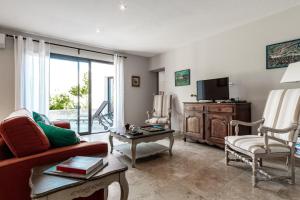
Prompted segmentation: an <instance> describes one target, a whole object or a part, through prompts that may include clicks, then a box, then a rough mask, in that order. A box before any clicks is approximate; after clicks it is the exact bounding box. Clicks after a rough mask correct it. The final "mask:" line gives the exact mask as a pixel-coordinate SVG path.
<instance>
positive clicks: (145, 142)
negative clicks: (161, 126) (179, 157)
mask: <svg viewBox="0 0 300 200" xmlns="http://www.w3.org/2000/svg"><path fill="white" fill-rule="evenodd" d="M140 131H141V132H143V134H142V135H138V136H133V135H131V134H128V133H124V134H120V133H116V132H112V131H111V132H110V134H109V142H110V146H111V151H110V153H112V152H113V150H114V149H115V150H117V151H118V152H120V153H121V154H124V155H126V156H127V157H129V158H130V159H131V164H132V167H135V161H136V159H139V158H144V157H149V156H152V155H156V154H158V153H162V152H164V151H169V154H170V156H172V147H173V144H174V136H173V133H174V130H171V129H165V130H162V131H155V132H149V131H145V130H140ZM113 138H115V139H117V140H119V141H121V142H124V143H125V144H121V145H117V146H114V144H113ZM166 138H168V139H169V141H170V143H169V147H166V146H164V145H161V144H158V143H156V141H158V140H162V139H166Z"/></svg>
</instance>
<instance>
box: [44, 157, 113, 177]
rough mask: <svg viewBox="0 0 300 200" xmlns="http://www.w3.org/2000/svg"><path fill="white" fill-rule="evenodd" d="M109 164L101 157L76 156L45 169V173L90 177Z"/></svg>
mask: <svg viewBox="0 0 300 200" xmlns="http://www.w3.org/2000/svg"><path fill="white" fill-rule="evenodd" d="M107 165H108V162H106V161H104V160H103V158H100V157H85V156H76V157H72V158H69V159H68V160H66V161H64V162H62V163H59V164H57V165H54V166H52V167H50V168H49V169H47V170H45V171H44V173H45V174H49V175H57V176H64V177H71V178H80V179H89V178H91V177H92V176H93V175H95V174H96V173H97V172H99V171H100V170H102V169H103V168H104V167H106V166H107Z"/></svg>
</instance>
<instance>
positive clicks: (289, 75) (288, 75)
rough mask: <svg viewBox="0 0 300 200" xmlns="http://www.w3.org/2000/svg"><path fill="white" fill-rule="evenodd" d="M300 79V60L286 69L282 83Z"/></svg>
mask: <svg viewBox="0 0 300 200" xmlns="http://www.w3.org/2000/svg"><path fill="white" fill-rule="evenodd" d="M299 81H300V62H296V63H292V64H290V65H289V67H288V68H287V69H286V71H285V73H284V75H283V77H282V79H281V81H280V83H292V82H299Z"/></svg>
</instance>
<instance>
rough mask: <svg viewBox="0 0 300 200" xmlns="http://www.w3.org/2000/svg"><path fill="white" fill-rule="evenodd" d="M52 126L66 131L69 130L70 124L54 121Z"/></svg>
mask: <svg viewBox="0 0 300 200" xmlns="http://www.w3.org/2000/svg"><path fill="white" fill-rule="evenodd" d="M52 123H53V125H54V126H57V127H60V128H66V129H70V128H71V125H70V122H65V121H55V122H52Z"/></svg>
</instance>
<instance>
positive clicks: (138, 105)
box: [124, 56, 157, 125]
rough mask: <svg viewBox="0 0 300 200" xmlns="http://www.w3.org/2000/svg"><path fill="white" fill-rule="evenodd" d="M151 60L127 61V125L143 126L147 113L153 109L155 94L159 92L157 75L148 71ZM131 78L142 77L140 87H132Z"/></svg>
mask: <svg viewBox="0 0 300 200" xmlns="http://www.w3.org/2000/svg"><path fill="white" fill-rule="evenodd" d="M147 66H149V60H148V59H145V58H142V57H140V56H130V57H128V59H126V60H125V88H124V89H125V123H130V124H135V125H142V124H143V123H144V122H145V119H146V118H147V115H146V111H147V110H151V109H152V104H153V94H154V93H156V92H157V91H156V90H157V75H156V73H154V72H150V73H149V71H148V68H147ZM131 76H140V77H141V84H140V87H132V86H131Z"/></svg>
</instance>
